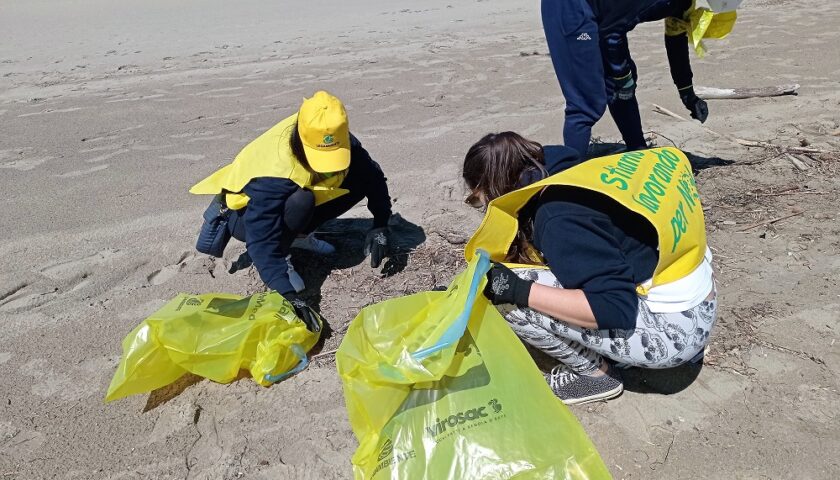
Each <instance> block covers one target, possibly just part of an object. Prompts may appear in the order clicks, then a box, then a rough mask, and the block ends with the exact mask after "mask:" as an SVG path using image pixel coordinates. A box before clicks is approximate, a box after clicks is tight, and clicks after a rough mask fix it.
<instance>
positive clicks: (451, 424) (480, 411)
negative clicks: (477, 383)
mask: <svg viewBox="0 0 840 480" xmlns="http://www.w3.org/2000/svg"><path fill="white" fill-rule="evenodd" d="M488 407H490V409H492V410H493V413H492V416H491V414H490V413H489V412H488V411H487V409H488ZM503 417H504V414H502V404H501V403H499V400H498V399H495V398H494V399H492V400H490V401H489V402H487V406H483V405H482V406H481V407H476V408H470V409H467V410H464V411H462V412H458V413H453V414H452V415H449V416H448V417H443V418H438V419H437V421H435V423H433V424H432V425H430V426H427V427H426V435H427V436H429V437H432V439H434V440H435V442H440V441H441V440H443V439H444V438H447V437H449V435H444V434H445V433H447V432H448V433H449V434H452V433H453V432H455V431H459V430H463V429H466V428H473V427H479V426H482V425H486V424H488V423H490V422H492V421H495V420H498V419H500V418H503Z"/></svg>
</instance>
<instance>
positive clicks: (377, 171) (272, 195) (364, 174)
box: [242, 135, 391, 294]
mask: <svg viewBox="0 0 840 480" xmlns="http://www.w3.org/2000/svg"><path fill="white" fill-rule="evenodd" d="M350 140H351V141H350V144H351V146H350V168H349V169H348V172H347V176H346V177H345V179H344V182H343V183H342V185H341V187H342V188H346V189H348V190H350V193H348V194H346V195H344V196H342V197H339V198H338V199H336V200H333V201H331V202H328V203H326V204H324V205H323V207H324V208H332V207H333V206H334V205H332V204H334V202H335V203H342V204H345V203H347V202H348V200H349V201H350V202H352V203H355V202H358V201H360V200H361V199H362V198H365V197H367V201H368V210H370V212H371V213H372V214H373V225H374V228H376V227H384V226H386V225H387V224H388V219H389V218H390V217H391V198H390V196H389V194H388V184H387V182H386V179H385V175H384V174H383V173H382V169H381V168H380V167H379V165H378V164H377V163H376V162H375V161H373V159H371V158H370V155H369V154H368V152H367V150H365V149H364V147H362V144H361V142H359V140H358V139H356V137H354V136H352V135H351V139H350ZM299 188H300V187H299V186H298V185H297V184H295V183H294V182H293V181H291V180H289V179H286V178H272V177H260V178H255V179H253V180H251V181H250V182H248V184H247V185H246V186H245V188H243V189H242V191H243V192H244V193H245V194H246V195H248V197H249V198H250V199H249V200H248V206H247V208H245V211H244V213H243V219H244V223H245V238H246V244H247V248H248V255H249V256H250V257H251V259H252V260H253V262H254V266H255V267H256V268H257V272H259V274H260V278H261V279H262V280H263V282H265V284H266V285H268V287H269V288H270V289H272V290H276V291H278V292H280V293H281V294H284V293H289V292H292V291H294V288H293V287H292V285H291V283H289V274H288V267H287V264H286V255H288V254H289V252H288V249H287V248H284V246H283V245H282V244H283V242H282V241H281V236H282V235H283V230H284V222H283V216H284V211H285V208H286V200H287V199H288V198H289V196H290V195H292V194H293V193H294V192H295V191H297V190H298V189H299ZM350 206H351V205H349V204H348V205H345V207H346V208H349V207H350ZM318 208H322V207H318ZM342 213H343V212H342ZM336 214H340V213H338V212H336Z"/></svg>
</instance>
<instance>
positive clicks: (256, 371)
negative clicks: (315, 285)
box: [105, 292, 323, 401]
mask: <svg viewBox="0 0 840 480" xmlns="http://www.w3.org/2000/svg"><path fill="white" fill-rule="evenodd" d="M319 322H321V319H320V318H319ZM321 325H323V323H321ZM319 337H320V328H319V329H318V332H314V333H313V332H311V331H309V330H308V329H307V328H306V325H305V324H304V323H303V321H301V320H300V319H299V318H298V317H297V316H296V315H295V311H294V309H293V308H292V305H291V304H290V303H289V302H288V301H287V300H286V299H284V298H283V297H282V296H281V295H280V294H279V293H277V292H267V293H259V294H256V295H253V296H250V297H245V298H243V297H241V296H238V295H229V294H223V293H213V294H206V295H188V294H180V295H178V296H177V297H175V298H174V299H172V301H170V302H169V303H167V304H166V305H165V306H164V307H163V308H161V309H160V310H158V311H157V312H155V313H153V314H152V315H151V316H150V317H149V318H147V319H146V320H144V321H143V322H142V323H140V325H138V326H137V328H135V329H134V330H133V331H132V332H131V333H129V334H128V336H126V337H125V339H124V340H123V343H122V345H123V356H122V359H121V360H120V364H119V366H118V367H117V371H116V373H114V378H113V379H112V380H111V386H110V387H109V388H108V394H107V395H106V397H105V401H111V400H116V399H118V398H122V397H126V396H128V395H133V394H137V393H144V392H149V391H152V390H154V389H156V388H160V387H163V386H165V385H168V384H170V383H172V382H174V381H175V380H177V379H178V378H179V377H180V376H181V375H183V374H185V373H187V372H190V373H194V374H196V375H199V376H202V377H205V378H209V379H210V380H213V381H214V382H219V383H228V382H231V381H233V380H234V379H235V378H236V377H237V375H238V374H239V370H240V369H243V368H244V369H247V370H250V372H251V376H252V377H253V378H254V381H256V382H257V383H259V384H260V385H263V386H267V385H270V384H272V383H274V382H277V381H280V380H282V379H283V378H286V377H287V376H289V375H292V374H294V373H297V372H299V371H300V370H303V369H304V368H306V365H307V364H308V359H307V357H306V352H308V351H309V349H310V348H312V346H313V345H315V343H316V342H317V341H318V338H319Z"/></svg>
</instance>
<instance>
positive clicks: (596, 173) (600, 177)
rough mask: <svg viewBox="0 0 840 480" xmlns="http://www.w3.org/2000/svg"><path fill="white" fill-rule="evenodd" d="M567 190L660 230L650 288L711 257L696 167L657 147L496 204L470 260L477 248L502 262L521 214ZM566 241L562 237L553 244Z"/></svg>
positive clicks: (471, 246)
mask: <svg viewBox="0 0 840 480" xmlns="http://www.w3.org/2000/svg"><path fill="white" fill-rule="evenodd" d="M554 185H565V186H571V187H578V188H585V189H587V190H592V191H595V192H598V193H602V194H604V195H607V196H609V197H610V198H612V199H613V200H615V201H617V202H618V203H619V204H621V205H622V206H624V207H626V208H627V209H629V210H631V211H633V212H636V213H638V214H639V215H641V216H642V217H644V218H645V219H647V220H648V221H649V222H650V223H651V225H653V227H654V228H655V229H656V233H657V237H658V240H659V261H658V263H657V265H656V269H655V270H654V274H653V279H652V282H651V285H649V286H646V287H643V286H641V285H640V286H638V287H637V291H638V293H640V294H641V295H646V294H647V292H648V290H649V289H650V288H653V287H655V286H659V285H663V284H666V283H670V282H673V281H676V280H679V279H681V278H683V277H685V276H687V275H688V274H689V273H691V272H693V271H694V269H696V268H697V267H698V266H699V265H700V264H701V262H702V261H703V258H704V255H705V252H706V224H705V219H704V216H703V208H702V206H701V205H700V197H699V195H698V193H697V186H696V184H695V180H694V174H693V173H692V171H691V165H690V164H689V162H688V159H687V158H686V156H685V154H683V153H682V152H681V151H680V150H678V149H676V148H654V149H650V150H642V151H635V152H627V153H623V154H619V155H611V156H608V157H601V158H595V159H592V160H588V161H586V162H583V163H581V164H579V165H576V166H574V167H572V168H570V169H568V170H565V171H563V172H560V173H557V174H555V175H552V176H550V177H548V178H546V179H544V180H541V181H539V182H536V183H533V184H531V185H528V186H527V187H524V188H521V189H519V190H515V191H513V192H510V193H508V194H506V195H503V196H501V197H499V198H496V199H494V200H493V201H491V202H490V204H489V205H488V206H487V212H486V214H485V215H484V219H483V220H482V222H481V225H480V226H479V227H478V230H476V232H475V233H474V234H473V236H472V238H471V239H470V241H469V242H468V243H467V246H466V248H465V251H464V253H465V255H466V257H467V260H470V259H472V258H473V256H474V255H475V253H476V251H477V250H478V249H482V250H485V251H487V252H488V253H489V254H490V258H491V259H493V260H495V261H498V262H503V261H504V260H505V257H506V256H507V253H508V251H509V248H510V245H511V243H512V242H513V239H514V237H515V236H516V232H517V230H518V228H519V220H518V213H519V210H520V209H521V208H522V207H523V206H525V204H526V203H528V201H529V200H530V199H531V198H532V197H533V196H534V195H537V194H538V193H540V192H541V191H542V190H543V189H544V188H545V187H549V186H554ZM552 241H557V242H562V241H563V239H562V238H557V239H552Z"/></svg>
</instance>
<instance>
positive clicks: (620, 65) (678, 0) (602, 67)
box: [542, 0, 709, 156]
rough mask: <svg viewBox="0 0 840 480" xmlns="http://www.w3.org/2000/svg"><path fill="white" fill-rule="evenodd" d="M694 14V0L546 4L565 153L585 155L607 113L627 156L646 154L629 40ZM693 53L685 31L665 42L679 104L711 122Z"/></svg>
mask: <svg viewBox="0 0 840 480" xmlns="http://www.w3.org/2000/svg"><path fill="white" fill-rule="evenodd" d="M692 8H693V2H692V0H542V21H543V28H544V30H545V37H546V40H547V42H548V50H549V53H550V54H551V61H552V63H553V64H554V71H555V73H556V74H557V79H558V80H559V81H560V88H561V89H562V91H563V96H564V97H565V98H566V110H565V113H566V119H565V125H564V126H563V138H564V144H565V145H566V146H568V147H571V148H573V149H575V150H577V152H578V153H579V154H580V155H582V156H584V155H586V153H587V151H588V149H589V140H590V136H591V131H592V127H593V126H594V125H595V123H596V122H597V121H598V120H600V119H601V117H602V116H603V115H604V112H605V110H606V109H607V108H608V107H609V110H610V114H611V115H612V117H613V120H615V123H616V126H617V127H618V130H619V131H620V132H621V136H622V138H623V140H624V144H625V145H626V147H627V150H640V149H644V148H647V143H646V142H645V138H644V135H643V133H642V121H641V117H640V114H639V103H638V101H637V100H636V93H635V91H636V83H637V81H638V72H637V71H636V64H635V63H634V62H633V59H632V57H631V56H630V49H629V47H628V42H627V33H628V32H630V31H631V30H633V29H634V28H635V27H636V25H638V24H640V23H644V22H652V21H656V20H662V19H666V18H677V19H680V20H682V19H684V18H686V16H687V15H688V14H689V13H690V11H691V10H692ZM688 47H689V42H688V35H687V33H686V32H682V33H680V34H677V35H666V36H665V49H666V51H667V54H668V63H669V65H670V69H671V77H672V79H673V81H674V83H675V84H676V87H677V90H678V92H679V95H680V99H681V100H682V102H683V104H684V105H685V107H686V108H687V109H688V110H689V111H690V112H691V116H692V118H695V119H697V120H700V121H701V122H705V121H706V117H707V116H708V113H709V112H708V107H707V105H706V102H704V101H703V100H701V99H700V98H698V97H697V95H695V93H694V89H693V87H692V72H691V64H690V61H689V58H688V51H689V48H688Z"/></svg>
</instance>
